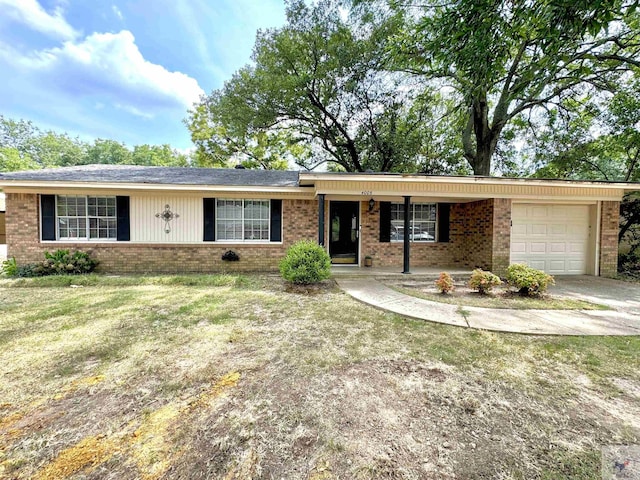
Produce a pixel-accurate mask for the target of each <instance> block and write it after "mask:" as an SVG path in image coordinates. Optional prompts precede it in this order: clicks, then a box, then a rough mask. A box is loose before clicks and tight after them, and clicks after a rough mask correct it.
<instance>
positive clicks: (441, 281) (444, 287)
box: [435, 272, 455, 295]
mask: <svg viewBox="0 0 640 480" xmlns="http://www.w3.org/2000/svg"><path fill="white" fill-rule="evenodd" d="M435 284H436V287H437V288H438V290H439V291H440V293H442V294H443V295H444V294H447V293H449V292H451V291H453V290H454V288H455V287H454V286H453V278H451V275H449V274H448V273H447V272H441V273H440V276H439V277H438V279H437V280H436V281H435Z"/></svg>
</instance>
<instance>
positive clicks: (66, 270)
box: [37, 250, 98, 275]
mask: <svg viewBox="0 0 640 480" xmlns="http://www.w3.org/2000/svg"><path fill="white" fill-rule="evenodd" d="M97 266H98V261H97V260H94V259H93V258H91V257H90V256H89V254H88V253H85V252H80V251H77V252H73V253H70V252H69V250H56V251H55V252H53V253H49V252H44V260H43V261H42V262H41V263H40V264H38V267H39V268H38V270H37V271H38V273H40V274H41V275H77V274H81V273H91V272H93V271H94V270H95V268H96V267H97Z"/></svg>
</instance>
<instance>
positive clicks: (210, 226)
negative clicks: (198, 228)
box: [202, 198, 216, 242]
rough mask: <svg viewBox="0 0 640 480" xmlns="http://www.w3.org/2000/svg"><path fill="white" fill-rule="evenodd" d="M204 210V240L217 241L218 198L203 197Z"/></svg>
mask: <svg viewBox="0 0 640 480" xmlns="http://www.w3.org/2000/svg"><path fill="white" fill-rule="evenodd" d="M202 201H203V203H202V206H203V212H204V241H205V242H215V241H216V199H215V198H203V199H202Z"/></svg>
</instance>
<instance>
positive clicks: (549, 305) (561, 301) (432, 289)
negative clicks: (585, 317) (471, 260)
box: [385, 281, 609, 310]
mask: <svg viewBox="0 0 640 480" xmlns="http://www.w3.org/2000/svg"><path fill="white" fill-rule="evenodd" d="M385 283H386V284H387V285H388V286H389V287H391V288H393V289H394V290H397V291H399V292H402V293H405V294H407V295H411V296H414V297H418V298H424V299H425V300H431V301H432V302H441V303H447V304H450V305H460V306H462V307H464V306H469V307H486V308H509V309H515V310H525V309H534V310H609V308H608V307H607V306H606V305H599V304H597V303H592V302H587V301H586V300H579V299H575V298H568V297H562V296H558V295H553V294H550V293H544V294H541V295H539V296H534V297H524V296H522V295H520V294H519V293H518V292H515V291H513V290H512V289H510V288H509V287H508V286H499V287H494V289H493V291H492V292H491V293H488V294H486V295H480V294H479V293H478V292H477V291H474V290H472V289H470V288H469V287H468V286H467V285H466V284H465V283H460V282H457V283H456V284H455V290H453V291H452V292H450V293H448V294H446V295H445V294H442V293H440V292H439V291H438V290H437V288H436V286H435V285H434V284H433V282H431V281H428V282H411V283H409V282H406V281H403V282H398V281H387V282H385Z"/></svg>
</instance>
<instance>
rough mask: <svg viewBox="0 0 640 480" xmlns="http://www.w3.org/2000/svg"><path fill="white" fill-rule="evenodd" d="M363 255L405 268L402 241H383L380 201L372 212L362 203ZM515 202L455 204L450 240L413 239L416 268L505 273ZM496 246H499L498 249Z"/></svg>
mask: <svg viewBox="0 0 640 480" xmlns="http://www.w3.org/2000/svg"><path fill="white" fill-rule="evenodd" d="M361 211H362V218H361V220H360V221H361V225H362V230H361V232H362V243H361V248H362V252H361V258H362V259H364V257H365V255H369V256H371V257H373V265H374V266H380V267H394V266H395V267H398V268H399V269H402V262H403V244H402V242H386V243H385V242H382V243H381V242H380V241H379V240H380V203H379V202H376V204H375V207H374V209H373V211H372V212H369V206H368V202H366V201H365V202H362V205H361ZM510 233H511V201H510V200H508V199H506V200H503V199H500V200H493V199H489V200H480V201H477V202H469V203H456V204H452V205H451V210H450V214H449V242H446V243H443V242H434V243H430V242H413V243H412V244H411V249H410V263H411V266H414V267H442V268H446V267H452V268H456V267H458V268H476V267H480V268H483V269H487V270H492V271H493V270H494V269H496V267H494V264H495V265H496V266H497V267H498V268H497V269H496V270H497V272H498V274H504V273H505V272H506V268H507V266H508V265H509V253H510V252H509V248H510V243H509V242H510ZM494 246H495V249H494Z"/></svg>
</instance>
